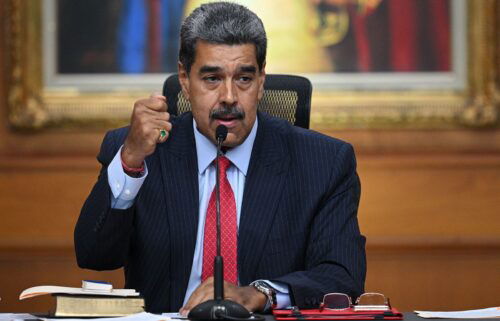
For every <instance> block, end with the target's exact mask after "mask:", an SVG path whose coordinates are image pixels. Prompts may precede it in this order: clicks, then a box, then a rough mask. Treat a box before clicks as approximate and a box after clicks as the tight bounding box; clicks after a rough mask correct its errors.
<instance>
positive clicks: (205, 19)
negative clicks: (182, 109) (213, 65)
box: [179, 2, 267, 73]
mask: <svg viewBox="0 0 500 321" xmlns="http://www.w3.org/2000/svg"><path fill="white" fill-rule="evenodd" d="M197 40H204V41H207V42H209V43H215V44H224V45H239V44H254V45H255V52H256V57H257V64H258V65H259V69H260V70H262V67H263V65H264V62H265V60H266V49H267V38H266V31H265V30H264V25H263V23H262V21H261V20H260V18H259V17H258V16H257V15H256V14H255V13H253V12H252V11H250V10H249V9H248V8H246V7H244V6H242V5H239V4H236V3H231V2H212V3H207V4H203V5H201V6H199V7H198V8H196V9H195V10H194V11H193V12H192V13H191V14H190V15H189V16H188V17H187V18H186V19H185V20H184V22H183V23H182V26H181V46H180V50H179V61H180V62H181V63H182V64H183V65H184V68H185V69H186V71H187V72H188V73H189V71H190V70H191V66H192V65H193V63H194V58H195V54H196V51H195V50H196V42H197Z"/></svg>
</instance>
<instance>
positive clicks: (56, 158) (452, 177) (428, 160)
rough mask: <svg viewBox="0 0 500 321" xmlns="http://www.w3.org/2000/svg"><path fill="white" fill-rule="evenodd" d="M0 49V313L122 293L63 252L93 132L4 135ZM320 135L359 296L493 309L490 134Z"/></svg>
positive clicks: (495, 186) (409, 305)
mask: <svg viewBox="0 0 500 321" xmlns="http://www.w3.org/2000/svg"><path fill="white" fill-rule="evenodd" d="M1 8H2V6H0V21H4V20H3V19H1V18H2V17H3V16H2V15H3V14H4V13H3V12H1ZM2 39H3V38H2V37H0V61H1V62H2V63H1V64H0V77H1V78H0V297H2V301H0V312H7V311H40V312H43V311H46V310H48V308H49V307H50V305H51V302H50V298H37V299H31V300H28V301H26V302H19V301H18V300H17V297H18V295H19V293H20V292H21V291H22V290H23V289H24V288H27V287H30V286H34V285H42V284H60V285H69V286H78V285H79V283H80V281H81V280H82V279H85V278H95V279H106V280H110V281H113V282H114V283H115V285H116V286H120V285H122V284H123V277H122V275H121V271H114V272H92V271H84V270H80V269H78V268H77V267H76V263H75V259H74V254H73V248H72V247H73V240H72V233H73V226H74V224H75V221H76V219H77V217H78V213H79V210H80V207H81V205H82V202H83V201H84V199H85V197H86V195H87V193H88V192H89V190H90V188H91V186H92V184H93V182H94V181H95V178H96V176H97V170H98V165H97V162H96V161H95V155H96V153H97V150H98V147H99V144H100V141H101V139H102V135H103V133H104V130H94V131H90V130H83V129H82V130H78V129H73V130H46V131H41V132H37V133H21V132H15V131H12V130H11V129H10V128H9V126H8V120H7V105H6V76H7V75H6V73H5V71H4V69H3V68H4V66H5V65H4V63H3V62H4V61H5V59H6V57H5V50H3V49H4V43H3V40H2ZM326 133H327V134H329V135H332V136H336V137H340V138H343V139H346V140H348V141H350V142H351V143H353V144H354V146H355V148H356V150H357V154H358V163H359V174H360V177H361V180H362V187H363V189H362V200H361V207H360V211H359V220H360V224H361V228H362V231H363V233H364V234H365V235H366V236H367V238H368V246H367V251H368V279H367V284H366V289H367V290H368V291H380V292H383V293H386V294H387V295H388V296H390V297H391V300H392V303H393V305H395V306H396V307H398V308H399V309H400V310H403V311H409V310H413V309H417V308H418V309H468V308H480V307H486V306H494V305H498V293H499V283H498V277H499V272H498V271H499V270H500V269H499V267H500V255H499V253H500V251H499V250H500V215H499V208H500V206H499V205H500V130H498V129H491V130H480V131H474V130H470V129H463V130H448V131H423V130H413V131H411V130H406V131H402V130H401V131H388V130H386V131H383V130H379V131H373V130H372V131H370V130H352V131H346V130H344V131H331V132H326Z"/></svg>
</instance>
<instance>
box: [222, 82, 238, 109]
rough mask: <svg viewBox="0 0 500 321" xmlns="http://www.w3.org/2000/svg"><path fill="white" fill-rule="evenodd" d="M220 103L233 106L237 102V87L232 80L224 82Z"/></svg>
mask: <svg viewBox="0 0 500 321" xmlns="http://www.w3.org/2000/svg"><path fill="white" fill-rule="evenodd" d="M219 99H220V102H221V103H223V104H227V105H229V106H232V105H234V104H235V103H236V101H237V93H236V86H235V84H234V82H233V81H232V80H231V79H227V80H225V81H224V83H223V84H222V86H220V97H219Z"/></svg>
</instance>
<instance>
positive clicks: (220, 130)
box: [215, 125, 227, 143]
mask: <svg viewBox="0 0 500 321" xmlns="http://www.w3.org/2000/svg"><path fill="white" fill-rule="evenodd" d="M226 137H227V127H226V126H224V125H219V126H217V129H215V140H216V141H220V142H221V143H222V142H223V141H225V140H226Z"/></svg>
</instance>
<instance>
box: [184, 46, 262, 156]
mask: <svg viewBox="0 0 500 321" xmlns="http://www.w3.org/2000/svg"><path fill="white" fill-rule="evenodd" d="M264 78H265V72H264V67H262V70H261V71H259V66H258V64H257V58H256V52H255V45H253V44H242V45H222V44H212V43H208V42H205V41H201V40H198V42H197V43H196V55H195V59H194V63H193V65H192V66H191V70H190V72H189V75H188V74H187V72H186V70H185V69H184V66H183V65H182V64H179V80H180V82H181V85H182V90H183V93H184V95H185V96H186V98H187V99H188V100H189V101H190V102H191V108H192V111H193V117H194V119H195V120H196V124H197V125H198V130H199V131H200V132H201V133H202V134H203V135H205V136H206V137H207V138H209V139H210V140H211V141H213V142H215V129H216V128H217V126H219V125H225V126H226V127H227V128H228V135H227V138H226V140H225V141H224V144H223V145H224V146H227V147H235V146H238V145H240V144H241V143H242V142H243V141H244V140H245V139H246V138H247V136H248V134H249V133H250V131H251V129H252V127H253V124H254V123H255V118H256V117H257V103H258V101H259V100H260V98H262V93H263V92H264Z"/></svg>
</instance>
